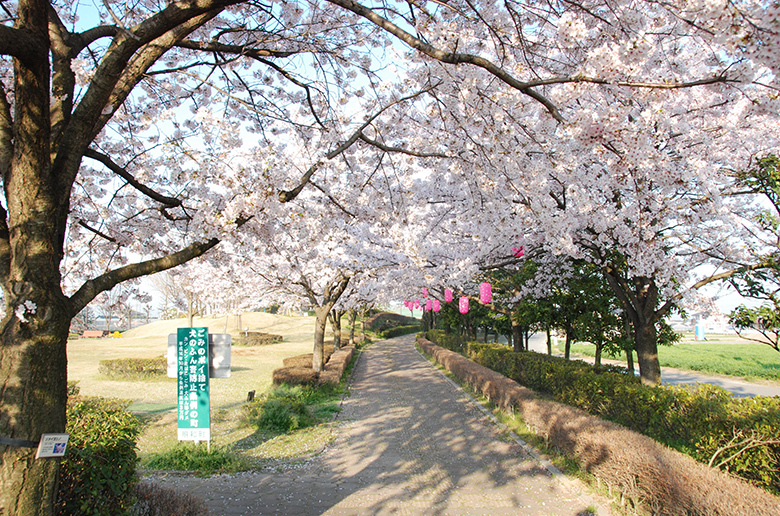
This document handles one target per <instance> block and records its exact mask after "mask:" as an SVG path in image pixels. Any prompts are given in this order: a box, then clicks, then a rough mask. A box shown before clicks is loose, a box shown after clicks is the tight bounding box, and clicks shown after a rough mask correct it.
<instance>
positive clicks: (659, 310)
mask: <svg viewBox="0 0 780 516" xmlns="http://www.w3.org/2000/svg"><path fill="white" fill-rule="evenodd" d="M604 273H605V277H606V278H607V281H608V282H609V285H610V287H611V288H612V291H613V292H614V293H615V295H616V296H617V297H618V299H620V300H621V301H622V302H623V307H624V309H625V312H626V315H627V317H628V318H629V320H630V321H631V323H632V325H633V327H634V349H635V350H636V356H637V362H638V363H639V377H640V379H641V380H642V383H643V384H646V385H659V384H660V383H661V363H660V362H659V360H658V330H657V329H656V327H655V324H656V323H657V322H658V321H659V320H660V319H661V318H662V317H663V316H664V315H665V314H666V313H667V312H668V311H669V309H670V307H671V303H670V302H667V303H665V304H663V305H662V306H661V307H657V306H658V287H657V286H656V284H655V280H654V279H653V278H649V277H636V278H631V280H630V281H629V280H628V279H626V278H624V277H622V276H621V275H620V274H619V271H617V270H616V269H612V268H610V267H607V268H606V269H605V271H604ZM629 353H630V351H629Z"/></svg>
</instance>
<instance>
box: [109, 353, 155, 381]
mask: <svg viewBox="0 0 780 516" xmlns="http://www.w3.org/2000/svg"><path fill="white" fill-rule="evenodd" d="M167 371H168V361H167V359H166V358H165V357H157V358H117V359H115V360H101V361H100V366H99V368H98V372H99V373H100V374H104V375H106V376H108V377H109V378H131V379H138V378H141V379H143V378H151V377H155V376H161V377H165V376H166V374H167Z"/></svg>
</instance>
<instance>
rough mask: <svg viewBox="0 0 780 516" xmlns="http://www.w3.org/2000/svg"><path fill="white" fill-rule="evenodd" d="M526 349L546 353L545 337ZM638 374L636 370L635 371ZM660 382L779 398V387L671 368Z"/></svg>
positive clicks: (537, 337) (664, 370) (664, 371)
mask: <svg viewBox="0 0 780 516" xmlns="http://www.w3.org/2000/svg"><path fill="white" fill-rule="evenodd" d="M528 347H529V349H530V350H531V351H536V352H538V353H547V341H546V336H545V335H544V334H541V333H537V334H535V335H533V336H531V338H530V339H529V342H528ZM579 359H580V360H584V361H589V362H593V358H591V357H579ZM603 362H604V363H614V364H618V365H622V366H625V365H626V364H625V362H618V361H612V360H604V361H603ZM635 373H636V374H639V372H638V370H636V371H635ZM661 381H662V382H663V383H665V384H668V385H686V384H695V383H709V384H713V385H720V386H721V387H723V388H724V389H726V390H727V391H729V392H731V393H732V394H734V395H735V396H739V397H747V396H780V386H777V385H772V384H759V383H749V382H745V381H741V380H739V379H735V378H731V377H728V376H719V375H708V374H704V373H699V372H696V371H684V370H681V369H673V368H671V367H663V368H661Z"/></svg>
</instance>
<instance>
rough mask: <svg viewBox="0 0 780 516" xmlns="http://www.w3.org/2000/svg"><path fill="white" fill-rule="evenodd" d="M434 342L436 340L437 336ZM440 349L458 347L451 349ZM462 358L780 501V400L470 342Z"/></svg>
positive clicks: (448, 343)
mask: <svg viewBox="0 0 780 516" xmlns="http://www.w3.org/2000/svg"><path fill="white" fill-rule="evenodd" d="M429 336H430V337H432V338H434V339H436V338H439V337H440V334H439V332H431V333H429ZM442 347H445V348H448V349H451V348H452V347H454V346H452V344H451V343H450V342H447V343H446V345H445V346H442ZM451 350H452V349H451ZM463 354H465V355H466V356H467V357H468V358H469V359H471V360H473V361H474V362H476V363H478V364H480V365H482V366H484V367H487V368H489V369H492V370H493V371H496V372H498V373H501V374H502V375H504V376H506V377H508V378H511V379H513V380H515V381H516V382H517V383H519V384H520V385H523V386H525V387H528V388H530V389H533V390H534V391H537V392H541V393H545V394H548V395H551V396H552V397H553V399H554V400H555V401H558V402H561V403H565V404H567V405H571V406H574V407H577V408H580V409H582V410H585V411H586V412H588V413H590V414H593V415H595V416H599V417H601V418H604V419H607V420H609V421H613V422H615V423H619V424H621V425H623V426H626V427H628V428H630V429H632V430H634V431H636V432H639V433H642V434H644V435H647V436H648V437H652V438H653V439H655V440H657V441H659V442H662V443H664V444H666V445H669V446H671V447H673V448H675V449H677V450H680V451H683V452H684V453H686V454H688V455H690V456H692V457H693V458H695V459H697V460H699V461H700V462H703V463H705V464H709V463H711V464H712V465H713V466H716V467H719V468H720V469H723V470H724V471H728V472H729V473H731V474H734V475H737V476H739V477H741V478H743V479H745V480H748V481H749V482H751V483H753V484H755V485H757V486H760V487H762V488H764V489H766V490H768V491H770V492H772V493H775V494H780V398H763V397H755V398H735V397H733V396H732V395H731V394H730V393H729V392H727V391H726V390H724V389H723V388H721V387H718V386H714V385H696V386H648V385H642V384H641V382H640V380H639V379H638V378H636V377H635V376H634V375H632V374H629V373H628V371H627V370H625V369H624V368H619V367H614V366H613V367H610V368H600V369H597V368H594V367H593V366H591V365H589V364H586V363H584V362H581V361H571V360H565V359H563V358H560V357H551V356H548V355H542V354H539V353H533V352H515V351H513V350H512V349H510V348H509V347H507V346H502V345H500V344H486V343H481V342H469V343H468V344H467V345H466V346H465V352H464V353H463Z"/></svg>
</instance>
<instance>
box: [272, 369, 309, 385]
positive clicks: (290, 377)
mask: <svg viewBox="0 0 780 516" xmlns="http://www.w3.org/2000/svg"><path fill="white" fill-rule="evenodd" d="M285 383H286V384H289V385H314V384H315V383H317V373H316V372H314V369H312V368H311V366H310V367H282V368H279V369H275V370H274V372H273V384H274V385H281V384H285Z"/></svg>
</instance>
